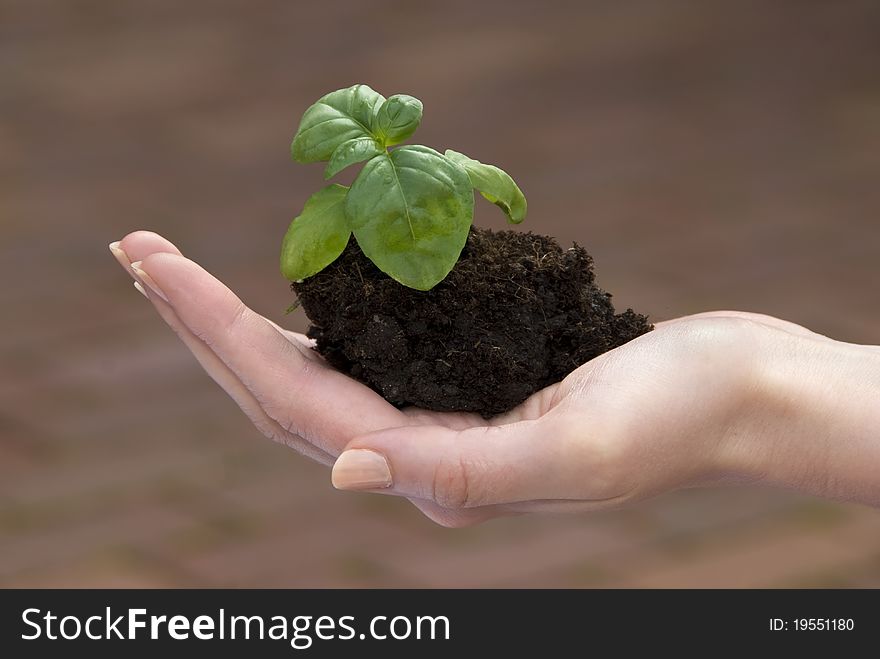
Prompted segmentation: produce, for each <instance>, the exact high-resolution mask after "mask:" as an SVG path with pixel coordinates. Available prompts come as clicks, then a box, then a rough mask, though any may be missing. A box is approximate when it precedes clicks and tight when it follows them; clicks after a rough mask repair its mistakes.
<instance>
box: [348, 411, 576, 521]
mask: <svg viewBox="0 0 880 659" xmlns="http://www.w3.org/2000/svg"><path fill="white" fill-rule="evenodd" d="M566 446H569V447H571V446H572V442H570V441H567V440H566V438H565V436H564V433H561V432H560V428H559V427H557V424H555V423H553V422H552V421H549V420H547V417H543V418H542V419H538V420H534V421H521V422H518V423H512V424H509V425H504V426H489V427H479V428H469V429H466V430H451V429H449V428H444V427H442V426H408V427H401V428H390V429H386V430H380V431H377V432H373V433H370V434H368V435H363V436H361V437H358V438H357V439H355V440H353V441H352V442H350V443H349V444H348V446H347V447H346V448H345V451H344V452H343V453H342V454H341V455H340V456H339V458H338V459H337V460H336V464H335V465H334V466H333V476H332V478H333V485H334V486H335V487H336V488H338V489H342V490H370V491H375V492H387V493H389V494H398V495H401V496H406V497H410V498H416V499H427V500H430V501H434V502H436V503H437V504H439V505H440V506H442V507H444V508H453V509H454V508H473V507H477V506H489V505H495V504H504V503H513V502H519V501H530V500H534V499H575V498H579V497H578V496H577V490H578V489H579V487H578V482H579V480H580V477H579V475H578V472H579V465H578V460H576V459H573V457H574V456H572V455H566V454H565V453H566V451H565V447H566Z"/></svg>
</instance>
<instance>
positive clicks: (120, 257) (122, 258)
mask: <svg viewBox="0 0 880 659" xmlns="http://www.w3.org/2000/svg"><path fill="white" fill-rule="evenodd" d="M107 246H108V247H109V248H110V253H111V254H112V255H113V256H114V257H115V258H116V260H117V261H119V264H120V265H121V266H122V267H123V268H124V267H126V266H128V265H131V264H130V262H129V260H128V254H126V253H125V250H124V249H122V243H120V242H119V241H118V240H115V241H113V242H112V243H110V244H109V245H107Z"/></svg>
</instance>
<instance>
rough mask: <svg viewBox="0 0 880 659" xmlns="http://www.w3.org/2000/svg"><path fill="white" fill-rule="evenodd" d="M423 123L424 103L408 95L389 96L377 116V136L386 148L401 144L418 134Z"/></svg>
mask: <svg viewBox="0 0 880 659" xmlns="http://www.w3.org/2000/svg"><path fill="white" fill-rule="evenodd" d="M421 121H422V102H421V101H420V100H419V99H417V98H414V97H412V96H407V95H406V94H395V95H394V96H389V97H388V100H387V101H385V102H384V103H383V104H382V106H381V107H380V108H379V112H378V114H377V115H376V136H377V137H378V138H379V139H380V140H381V141H382V143H383V144H384V145H385V146H391V145H393V144H399V143H401V142H403V141H404V140H405V139H406V138H408V137H409V136H410V135H412V134H413V133H415V132H416V128H418V127H419V123H420V122H421Z"/></svg>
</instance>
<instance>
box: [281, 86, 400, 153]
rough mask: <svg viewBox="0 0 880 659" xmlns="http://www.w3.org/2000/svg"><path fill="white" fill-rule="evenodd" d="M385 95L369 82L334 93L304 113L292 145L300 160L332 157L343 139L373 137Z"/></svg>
mask: <svg viewBox="0 0 880 659" xmlns="http://www.w3.org/2000/svg"><path fill="white" fill-rule="evenodd" d="M384 102H385V97H384V96H382V94H380V93H378V92H376V91H373V90H372V89H370V88H369V87H368V86H367V85H353V86H352V87H348V88H346V89H339V90H337V91H335V92H331V93H329V94H327V95H326V96H324V97H322V98H321V99H320V100H318V102H317V103H315V104H314V105H312V106H311V107H310V108H309V109H308V110H306V111H305V114H303V117H302V120H301V121H300V124H299V129H298V130H297V131H296V135H295V136H294V138H293V142H292V143H291V145H290V153H291V155H292V156H293V159H294V160H296V161H297V162H302V163H308V162H319V161H324V160H328V159H329V158H330V156H331V155H332V154H333V152H334V151H335V150H336V149H337V147H339V145H340V144H342V143H343V142H347V141H348V140H351V139H354V138H357V137H371V136H372V134H373V129H374V123H375V120H376V113H377V112H378V111H379V108H380V107H381V105H382V103H384Z"/></svg>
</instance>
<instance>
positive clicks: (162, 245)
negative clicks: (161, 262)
mask: <svg viewBox="0 0 880 659" xmlns="http://www.w3.org/2000/svg"><path fill="white" fill-rule="evenodd" d="M115 244H116V246H117V248H118V249H121V250H122V251H123V252H124V253H125V254H126V255H127V256H128V259H129V261H143V260H144V259H146V258H147V257H148V256H150V255H151V254H156V253H168V254H178V255H180V254H181V252H180V250H179V249H178V248H177V246H176V245H175V244H174V243H172V242H171V241H170V240H168V239H167V238H164V237H163V236H160V235H159V234H158V233H155V232H153V231H144V230H139V231H133V232H131V233H129V234H128V235H126V236H125V237H124V238H123V239H122V240H120V241H118V242H117V243H115ZM111 251H112V248H111Z"/></svg>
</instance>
